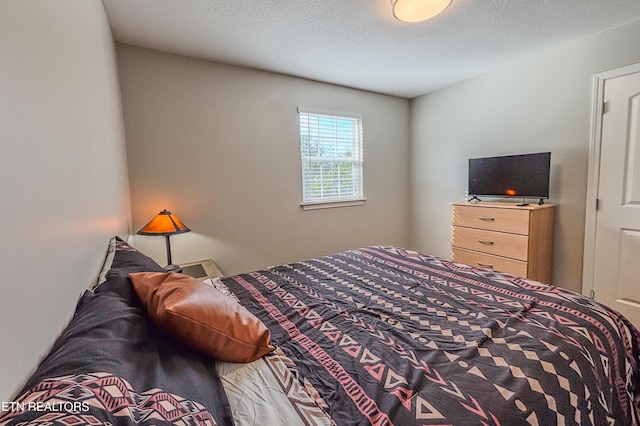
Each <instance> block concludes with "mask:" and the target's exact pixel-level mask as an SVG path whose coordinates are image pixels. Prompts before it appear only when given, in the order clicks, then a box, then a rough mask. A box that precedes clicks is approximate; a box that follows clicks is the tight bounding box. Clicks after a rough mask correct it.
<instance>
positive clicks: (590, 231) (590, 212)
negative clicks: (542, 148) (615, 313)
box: [582, 63, 640, 298]
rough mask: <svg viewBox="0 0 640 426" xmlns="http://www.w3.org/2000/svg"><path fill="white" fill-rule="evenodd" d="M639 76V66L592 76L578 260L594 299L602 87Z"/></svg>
mask: <svg viewBox="0 0 640 426" xmlns="http://www.w3.org/2000/svg"><path fill="white" fill-rule="evenodd" d="M635 73H640V63H637V64H633V65H628V66H625V67H622V68H616V69H613V70H609V71H604V72H601V73H598V74H595V75H594V76H593V93H592V104H591V135H590V141H589V168H588V176H587V202H586V209H585V225H584V253H583V258H582V294H583V295H585V296H589V297H591V298H593V297H594V286H595V282H594V273H595V260H596V233H597V207H596V206H597V204H596V203H597V200H598V181H599V180H600V151H601V147H602V116H603V114H604V113H605V112H606V111H605V110H604V108H605V106H604V85H605V82H606V81H607V80H610V79H613V78H617V77H623V76H625V75H629V74H635Z"/></svg>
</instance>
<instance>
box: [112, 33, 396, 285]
mask: <svg viewBox="0 0 640 426" xmlns="http://www.w3.org/2000/svg"><path fill="white" fill-rule="evenodd" d="M117 52H118V65H119V69H120V81H121V87H122V94H123V110H124V117H125V129H126V138H127V153H128V154H127V155H128V161H129V177H130V186H131V194H132V214H133V224H134V229H135V230H137V229H139V228H140V227H142V226H143V225H144V224H145V223H146V222H147V221H148V220H150V219H151V218H152V217H153V216H154V215H155V214H156V213H157V212H158V211H160V210H162V209H163V208H167V209H169V210H171V211H172V212H173V213H175V214H176V215H177V216H178V217H179V218H180V219H182V220H183V221H184V222H185V224H186V225H187V226H189V227H190V228H191V229H192V230H193V232H191V233H188V234H182V235H177V236H174V237H172V240H171V241H172V248H173V250H172V252H173V260H174V262H185V261H190V260H198V259H204V258H213V259H214V260H215V261H216V263H217V264H218V266H219V267H220V269H221V270H222V272H223V273H225V274H233V273H238V272H242V271H249V270H253V269H258V268H263V267H266V266H269V265H275V264H281V263H285V262H290V261H295V260H302V259H305V258H310V257H315V256H319V255H323V254H329V253H332V252H336V251H341V250H345V249H349V248H355V247H359V246H366V245H371V244H397V245H406V244H407V240H408V217H409V213H408V206H409V200H408V177H409V172H408V162H409V160H408V158H409V156H408V145H409V101H408V100H406V99H399V98H395V97H391V96H383V95H379V94H374V93H370V92H364V91H359V90H355V89H349V88H344V87H338V86H334V85H330V84H323V83H318V82H313V81H309V80H303V79H299V78H294V77H288V76H283V75H278V74H272V73H267V72H262V71H256V70H249V69H246V68H240V67H234V66H229V65H222V64H218V63H213V62H207V61H203V60H196V59H192V58H187V57H183V56H177V55H172V54H167V53H162V52H158V51H154V50H148V49H143V48H138V47H133V46H128V45H118V46H117ZM298 106H301V107H307V108H319V109H323V110H330V111H337V112H339V111H344V112H355V113H361V114H362V116H363V134H364V168H365V171H364V173H365V174H364V192H365V197H366V198H367V202H366V204H365V205H363V206H355V207H341V208H334V209H325V210H315V211H302V209H301V208H300V202H301V199H302V189H301V169H300V154H299V153H300V148H299V137H298V133H297V132H298V130H297V129H298V127H297V112H296V108H297V107H298ZM135 245H136V246H137V247H138V248H140V249H142V250H143V251H145V252H146V253H148V254H150V255H151V256H152V257H154V258H155V259H156V260H157V261H158V262H160V263H161V264H165V263H166V262H165V254H164V243H163V241H162V239H161V238H159V237H150V236H136V237H135Z"/></svg>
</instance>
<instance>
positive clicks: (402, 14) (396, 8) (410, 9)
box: [391, 0, 452, 22]
mask: <svg viewBox="0 0 640 426" xmlns="http://www.w3.org/2000/svg"><path fill="white" fill-rule="evenodd" d="M451 1H452V0H391V11H392V12H393V16H394V17H395V18H396V19H397V20H399V21H402V22H421V21H426V20H427V19H431V18H433V17H434V16H436V15H438V14H440V13H442V12H443V11H444V10H445V9H446V8H447V7H449V5H450V4H451Z"/></svg>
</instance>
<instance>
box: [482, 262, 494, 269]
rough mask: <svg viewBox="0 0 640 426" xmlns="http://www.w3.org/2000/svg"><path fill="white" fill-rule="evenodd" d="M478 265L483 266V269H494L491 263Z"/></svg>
mask: <svg viewBox="0 0 640 426" xmlns="http://www.w3.org/2000/svg"><path fill="white" fill-rule="evenodd" d="M478 265H480V266H482V267H483V268H489V269H493V265H491V264H489V263H482V262H478Z"/></svg>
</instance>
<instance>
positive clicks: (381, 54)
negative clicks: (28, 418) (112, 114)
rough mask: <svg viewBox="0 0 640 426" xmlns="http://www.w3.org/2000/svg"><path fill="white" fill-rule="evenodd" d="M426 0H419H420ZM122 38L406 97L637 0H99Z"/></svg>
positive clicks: (636, 4)
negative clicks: (445, 0) (404, 5)
mask: <svg viewBox="0 0 640 426" xmlns="http://www.w3.org/2000/svg"><path fill="white" fill-rule="evenodd" d="M427 1H428V0H427ZM103 2H104V5H105V9H106V11H107V16H108V18H109V22H110V24H111V28H112V31H113V34H114V37H115V39H116V40H117V41H119V42H122V43H128V44H133V45H137V46H143V47H149V48H152V49H157V50H163V51H167V52H172V53H178V54H182V55H188V56H193V57H197V58H203V59H209V60H213V61H218V62H224V63H229V64H236V65H243V66H247V67H252V68H257V69H262V70H268V71H273V72H278V73H283V74H289V75H293V76H298V77H304V78H308V79H312V80H318V81H323V82H328V83H334V84H339V85H344V86H349V87H355V88H359V89H365V90H371V91H374V92H380V93H387V94H392V95H396V96H401V97H405V98H413V97H416V96H419V95H422V94H425V93H428V92H430V91H433V90H436V89H439V88H442V87H445V86H448V85H451V84H453V83H456V82H459V81H462V80H465V79H468V78H471V77H474V76H477V75H480V74H483V73H486V72H488V71H491V70H493V69H496V68H498V67H500V66H504V65H506V64H509V63H513V62H516V61H518V60H521V59H523V58H525V57H527V56H531V55H535V54H537V53H539V52H542V51H544V50H547V49H550V48H552V47H554V46H557V45H560V44H564V43H567V42H570V41H572V40H576V39H579V38H582V37H585V36H588V35H591V34H596V33H599V32H603V31H606V30H608V29H612V28H615V27H618V26H621V25H624V24H627V23H630V22H633V21H636V20H638V19H640V0H453V3H452V4H451V6H449V8H448V9H446V10H445V11H444V13H443V14H441V15H439V16H437V17H436V18H434V19H432V20H430V21H426V22H422V23H414V24H407V23H402V22H399V21H396V20H395V19H394V18H393V17H392V15H391V0H103Z"/></svg>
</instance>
